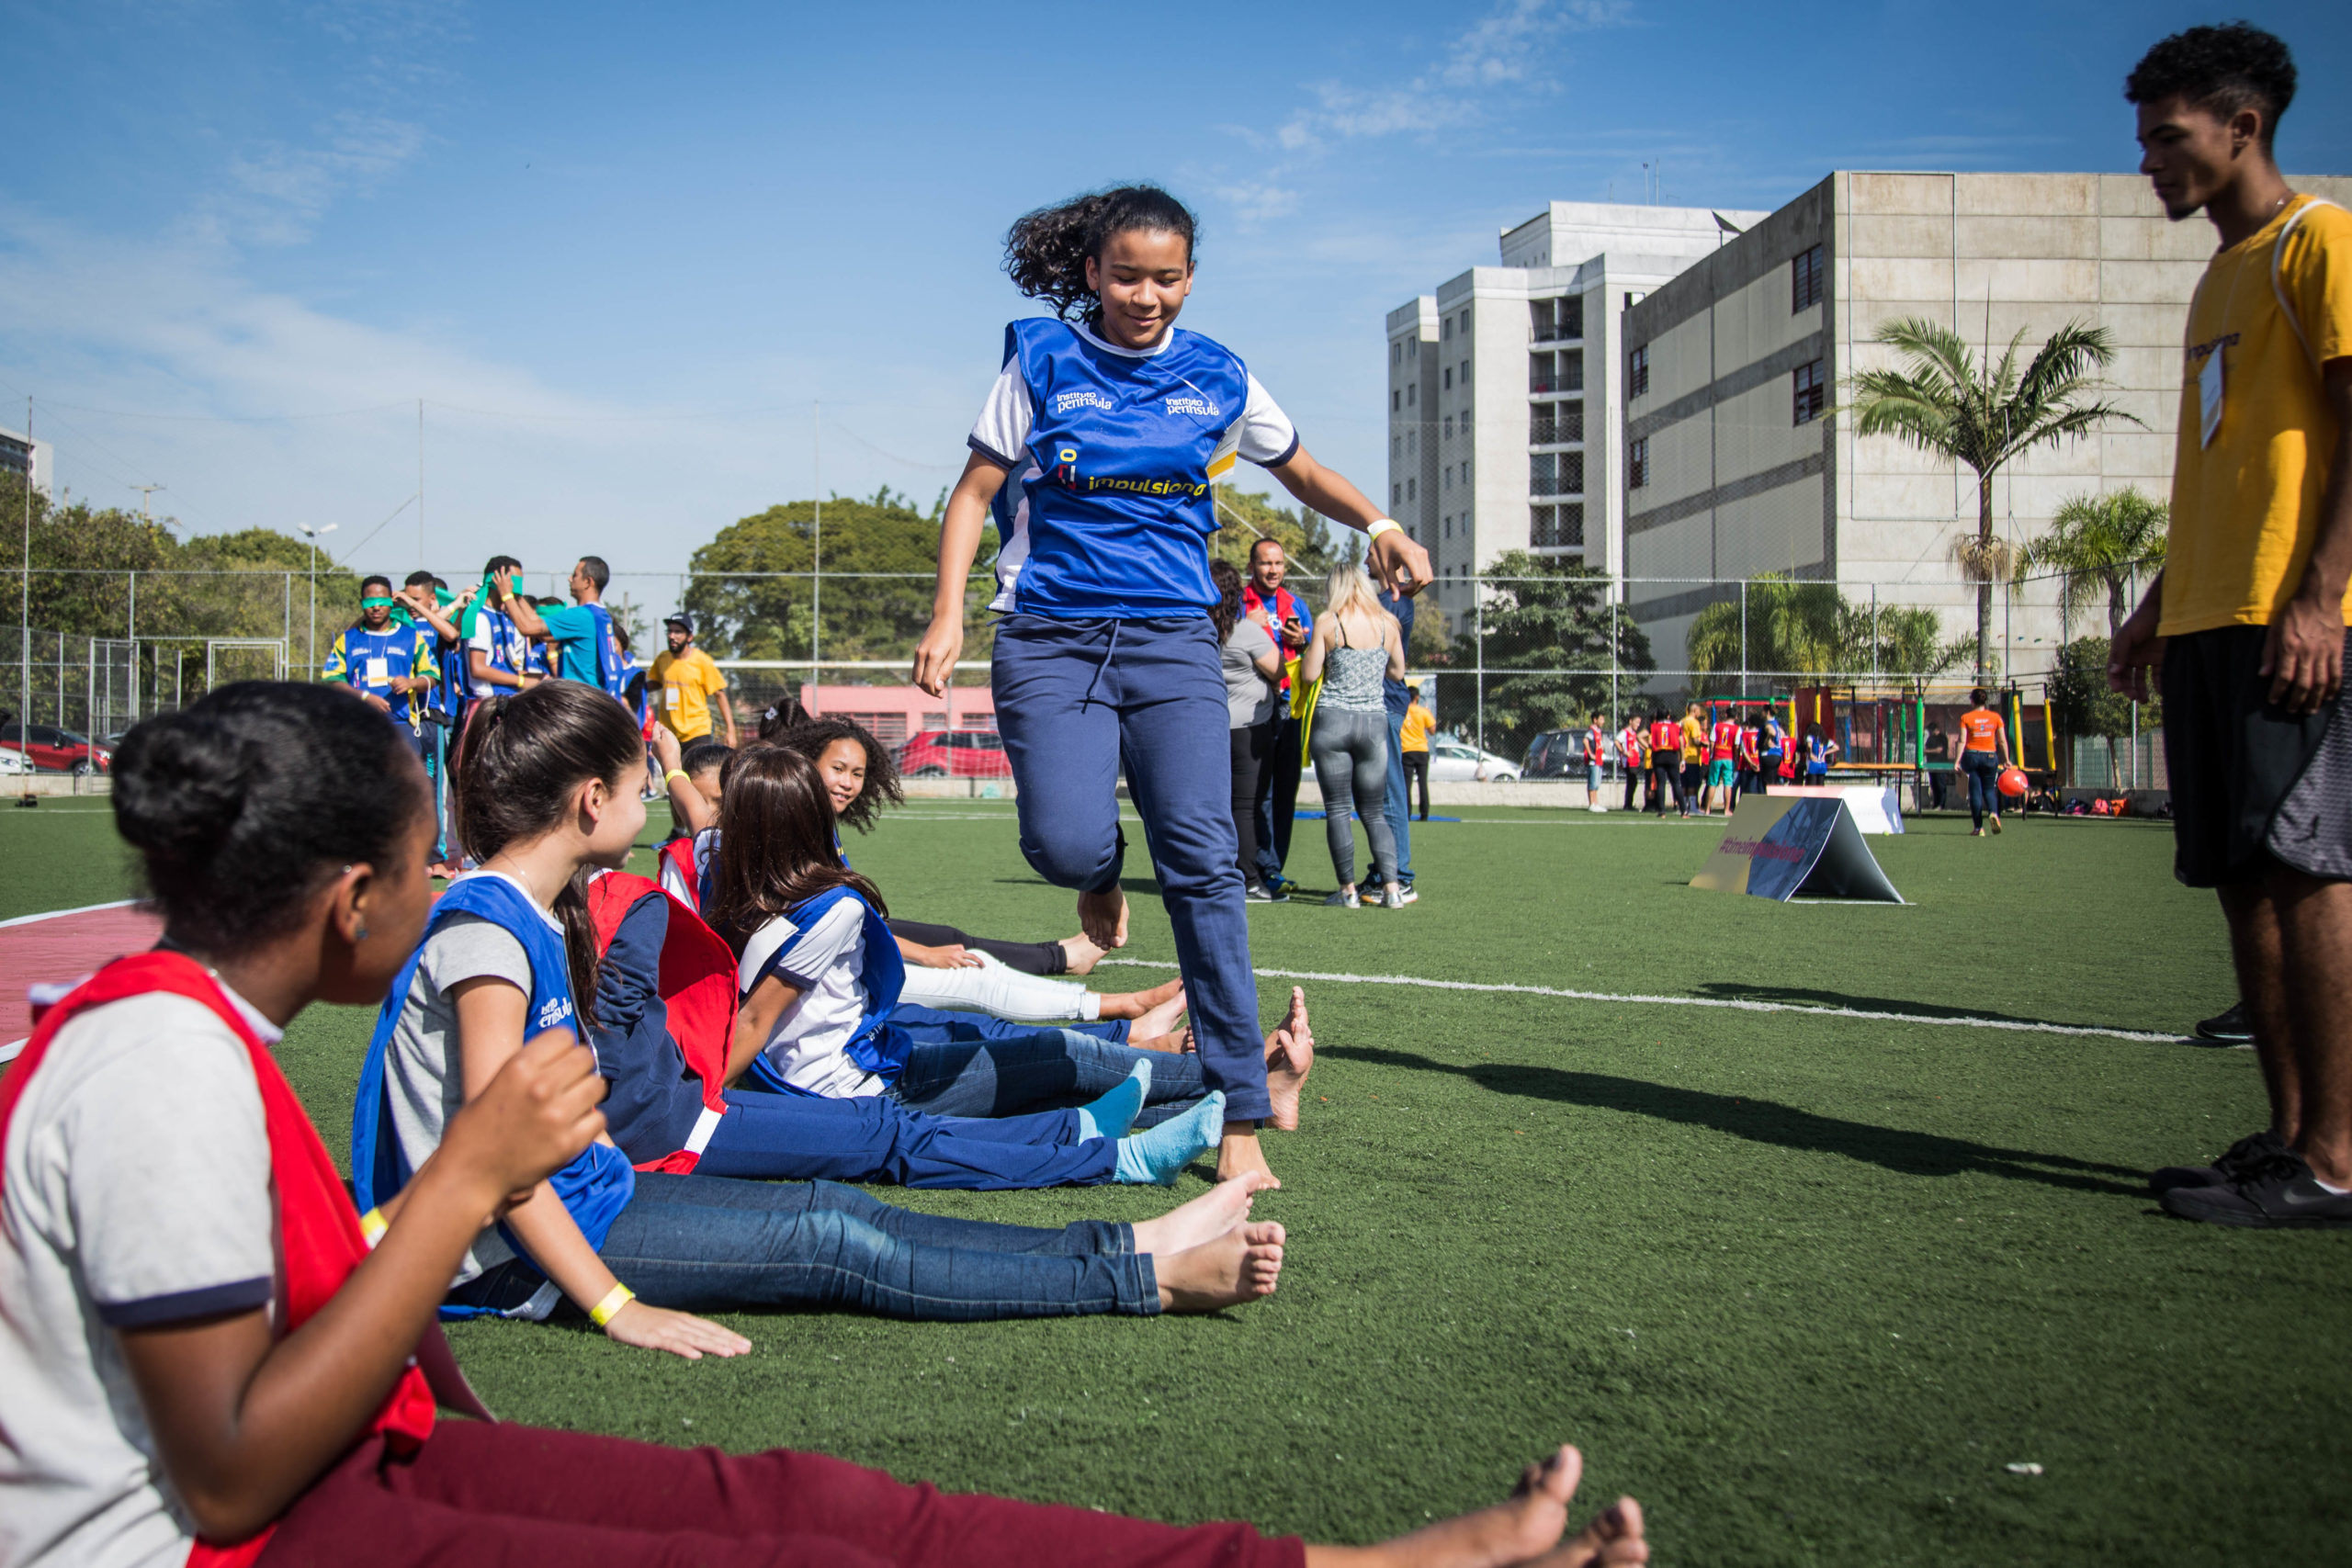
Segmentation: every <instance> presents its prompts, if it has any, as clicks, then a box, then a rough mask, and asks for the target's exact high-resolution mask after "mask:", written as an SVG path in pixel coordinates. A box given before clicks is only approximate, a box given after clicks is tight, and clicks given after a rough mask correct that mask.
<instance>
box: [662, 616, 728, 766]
mask: <svg viewBox="0 0 2352 1568" xmlns="http://www.w3.org/2000/svg"><path fill="white" fill-rule="evenodd" d="M662 630H664V631H666V632H668V633H669V634H670V651H668V652H667V653H664V654H662V655H660V656H659V657H658V658H656V659H655V660H653V669H652V671H651V673H650V674H649V675H648V676H647V678H646V679H647V681H648V682H649V683H650V685H651V686H652V688H653V690H654V692H655V693H656V697H655V702H654V713H655V715H656V716H658V717H659V718H660V719H661V720H662V725H663V726H664V727H665V728H668V730H669V731H670V733H671V734H673V735H674V736H676V737H677V738H678V744H679V745H681V746H684V745H685V744H686V743H688V742H689V741H694V740H699V739H702V738H703V737H704V736H706V735H708V734H709V733H710V729H711V725H710V699H712V698H713V697H716V698H718V716H719V717H721V718H722V719H724V720H726V721H727V744H728V745H729V746H733V745H735V744H737V741H736V738H735V705H734V704H732V703H730V702H729V701H728V700H727V675H726V672H725V671H722V670H720V669H719V668H718V665H717V664H716V663H714V662H712V660H711V657H710V655H709V654H707V653H705V652H704V651H703V650H702V649H699V648H696V647H695V645H694V644H695V624H694V622H693V621H691V620H689V619H688V618H687V617H686V615H685V614H684V612H683V611H681V612H680V613H679V614H677V615H672V616H671V617H669V619H667V620H666V621H664V622H662Z"/></svg>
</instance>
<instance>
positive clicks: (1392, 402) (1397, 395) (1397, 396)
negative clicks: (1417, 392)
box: [1388, 392, 1405, 413]
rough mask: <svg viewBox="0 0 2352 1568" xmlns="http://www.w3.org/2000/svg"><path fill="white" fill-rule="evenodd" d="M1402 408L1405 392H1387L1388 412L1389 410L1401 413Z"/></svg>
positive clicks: (1403, 406)
mask: <svg viewBox="0 0 2352 1568" xmlns="http://www.w3.org/2000/svg"><path fill="white" fill-rule="evenodd" d="M1404 408H1405V394H1404V393H1402V392H1391V393H1389V394H1388V412H1390V413H1401V412H1404Z"/></svg>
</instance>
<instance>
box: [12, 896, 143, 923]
mask: <svg viewBox="0 0 2352 1568" xmlns="http://www.w3.org/2000/svg"><path fill="white" fill-rule="evenodd" d="M138 902H139V900H138V899H136V898H118V899H116V900H115V901H114V902H113V903H111V904H85V905H83V906H82V907H81V908H78V909H47V910H44V911H42V912H41V913H40V914H38V915H18V916H17V918H16V919H13V920H0V929H5V928H6V927H9V926H28V925H31V924H32V923H33V922H34V921H35V920H62V919H64V918H65V917H66V916H68V915H88V914H95V913H96V912H97V911H98V910H100V909H120V908H127V907H128V906H130V905H132V904H136V903H138Z"/></svg>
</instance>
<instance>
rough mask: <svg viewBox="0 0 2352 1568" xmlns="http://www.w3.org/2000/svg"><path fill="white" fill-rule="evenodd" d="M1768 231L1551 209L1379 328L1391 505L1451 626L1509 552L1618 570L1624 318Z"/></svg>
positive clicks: (1659, 213) (1609, 211) (1575, 207)
mask: <svg viewBox="0 0 2352 1568" xmlns="http://www.w3.org/2000/svg"><path fill="white" fill-rule="evenodd" d="M1764 216H1765V214H1763V213H1760V212H1731V211H1726V212H1723V213H1720V214H1719V213H1716V212H1714V211H1712V210H1710V209H1705V208H1683V207H1638V206H1620V205H1613V204H1604V203H1598V202H1567V201H1555V202H1553V203H1552V204H1551V205H1550V206H1549V207H1547V208H1546V209H1544V211H1542V212H1540V213H1538V214H1536V215H1535V216H1534V217H1532V218H1531V219H1529V220H1527V221H1525V222H1523V223H1521V224H1518V225H1517V226H1515V227H1512V228H1510V229H1506V230H1504V231H1502V234H1501V238H1500V243H1499V247H1498V248H1499V255H1498V263H1499V265H1495V266H1478V267H1473V268H1471V269H1470V270H1469V271H1467V272H1464V273H1462V274H1461V275H1460V276H1456V277H1453V278H1451V279H1449V280H1448V281H1446V282H1444V283H1442V284H1441V285H1439V286H1438V288H1437V289H1436V290H1435V291H1434V292H1433V293H1430V294H1424V295H1421V296H1419V297H1418V298H1417V299H1411V300H1408V301H1407V302H1406V303H1405V304H1403V305H1400V306H1398V307H1397V309H1396V310H1391V311H1390V312H1389V313H1388V318H1387V323H1386V326H1387V334H1388V388H1387V395H1388V420H1389V440H1388V474H1389V481H1388V489H1389V494H1388V505H1389V509H1390V511H1391V512H1392V513H1394V514H1395V516H1396V517H1397V521H1398V522H1400V523H1403V524H1404V525H1406V526H1407V527H1408V528H1410V529H1411V530H1412V532H1413V536H1414V537H1415V538H1417V539H1419V540H1420V541H1421V542H1422V543H1423V544H1425V545H1427V546H1428V547H1429V548H1430V556H1431V558H1432V560H1433V563H1434V565H1435V567H1436V569H1437V572H1438V585H1437V588H1436V590H1435V593H1436V602H1437V604H1438V605H1439V607H1440V608H1441V609H1442V610H1443V611H1444V612H1445V614H1446V615H1447V616H1448V617H1449V619H1452V620H1455V621H1458V620H1459V618H1460V617H1461V616H1462V615H1464V613H1465V612H1466V611H1467V610H1468V608H1469V606H1470V599H1471V588H1470V584H1469V581H1468V579H1470V578H1471V577H1472V576H1474V575H1475V574H1476V573H1477V572H1478V571H1480V570H1483V569H1485V568H1486V567H1487V565H1488V564H1489V563H1491V562H1492V561H1493V560H1494V558H1496V557H1497V556H1498V555H1500V554H1501V553H1502V552H1504V551H1506V550H1514V549H1528V550H1533V551H1534V552H1536V553H1538V554H1540V555H1545V556H1563V557H1570V558H1578V559H1583V560H1586V561H1589V562H1590V563H1591V564H1592V565H1594V566H1595V567H1598V568H1600V569H1601V570H1606V571H1609V572H1611V574H1612V575H1613V574H1617V573H1619V572H1621V571H1622V570H1623V497H1624V493H1625V492H1624V489H1623V485H1622V483H1621V482H1620V481H1619V475H1618V473H1617V471H1616V470H1617V454H1619V453H1620V452H1622V451H1623V449H1624V442H1623V431H1622V419H1623V412H1622V411H1623V400H1622V399H1621V398H1620V396H1619V395H1618V388H1617V379H1618V373H1617V369H1616V367H1618V366H1619V365H1621V364H1622V363H1623V345H1622V344H1621V343H1620V337H1619V334H1620V332H1621V330H1622V329H1621V325H1620V323H1621V320H1622V317H1623V312H1624V310H1625V308H1626V307H1627V306H1628V305H1629V304H1630V303H1632V302H1634V301H1635V300H1638V299H1642V298H1643V297H1644V296H1645V294H1647V293H1648V292H1650V291H1651V290H1654V289H1656V288H1658V287H1659V286H1660V285H1662V284H1664V283H1666V282H1667V281H1668V279H1670V278H1672V277H1674V276H1676V275H1677V274H1679V273H1680V272H1681V271H1683V270H1684V269H1685V268H1687V267H1689V266H1691V265H1692V264H1693V263H1695V262H1697V261H1699V260H1701V259H1702V258H1704V257H1705V256H1707V255H1709V254H1712V253H1713V251H1714V250H1715V249H1716V247H1718V246H1719V245H1721V244H1723V243H1725V242H1726V241H1727V240H1728V239H1729V238H1730V237H1731V235H1732V234H1734V233H1735V232H1736V231H1738V230H1740V229H1744V228H1746V227H1747V225H1748V224H1750V223H1753V222H1756V221H1758V220H1761V219H1762V218H1763V217H1764Z"/></svg>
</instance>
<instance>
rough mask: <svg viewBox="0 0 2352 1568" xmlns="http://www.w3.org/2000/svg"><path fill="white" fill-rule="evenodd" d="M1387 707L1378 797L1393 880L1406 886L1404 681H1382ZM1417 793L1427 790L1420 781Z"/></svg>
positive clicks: (1409, 815) (1409, 848)
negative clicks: (1382, 790)
mask: <svg viewBox="0 0 2352 1568" xmlns="http://www.w3.org/2000/svg"><path fill="white" fill-rule="evenodd" d="M1385 684H1386V687H1387V688H1388V690H1387V697H1386V705H1387V708H1388V791H1387V794H1386V795H1385V796H1384V797H1383V798H1382V802H1381V805H1382V811H1381V815H1382V816H1384V817H1385V818H1388V837H1389V838H1390V839H1391V840H1394V841H1395V843H1396V846H1397V881H1398V882H1399V883H1401V884H1403V885H1404V886H1407V887H1410V886H1412V885H1413V829H1412V822H1413V802H1412V795H1411V792H1410V790H1409V789H1408V787H1407V785H1406V783H1405V709H1406V708H1407V707H1408V706H1409V705H1411V703H1412V701H1413V696H1412V694H1411V693H1409V692H1408V691H1406V690H1405V687H1404V683H1403V682H1399V681H1390V682H1386V683H1385ZM1421 793H1422V794H1423V795H1427V794H1428V793H1429V784H1427V783H1426V782H1424V783H1423V784H1422V785H1421Z"/></svg>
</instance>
